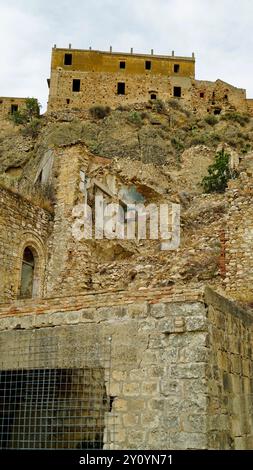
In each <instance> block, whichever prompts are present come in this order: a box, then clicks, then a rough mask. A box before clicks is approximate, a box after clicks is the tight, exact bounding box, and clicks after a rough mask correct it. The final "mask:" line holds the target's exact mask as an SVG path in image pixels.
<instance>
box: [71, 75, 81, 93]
mask: <svg viewBox="0 0 253 470" xmlns="http://www.w3.org/2000/svg"><path fill="white" fill-rule="evenodd" d="M80 88H81V80H79V79H77V78H74V80H73V86H72V90H73V91H80Z"/></svg>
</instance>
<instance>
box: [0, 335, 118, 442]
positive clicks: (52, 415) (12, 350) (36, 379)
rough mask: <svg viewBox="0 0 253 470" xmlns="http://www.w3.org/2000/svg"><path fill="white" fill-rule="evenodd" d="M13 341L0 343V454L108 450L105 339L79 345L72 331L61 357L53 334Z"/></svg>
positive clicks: (108, 365) (110, 437)
mask: <svg viewBox="0 0 253 470" xmlns="http://www.w3.org/2000/svg"><path fill="white" fill-rule="evenodd" d="M13 339H14V341H13V342H12V343H11V344H10V342H8V345H10V346H9V347H8V349H6V342H5V341H3V342H2V343H1V342H0V449H103V448H104V446H105V445H107V446H108V445H109V446H110V448H112V447H111V445H112V441H113V436H114V434H115V432H114V429H113V423H112V419H111V418H112V416H111V414H110V390H109V389H110V374H111V338H107V339H105V340H103V341H101V340H98V339H97V340H95V341H94V342H93V343H92V344H87V345H86V346H84V345H83V343H82V344H81V345H80V344H79V342H78V341H77V340H76V338H75V334H74V332H72V336H71V337H68V344H71V347H70V348H69V350H68V348H67V347H66V350H67V352H66V354H64V341H63V340H62V338H61V337H60V336H58V334H57V331H54V329H52V331H51V332H49V331H47V332H46V334H44V335H43V334H42V335H41V333H40V332H39V331H38V330H37V331H36V330H35V331H31V330H30V331H29V332H25V333H24V332H22V331H21V332H15V335H14V336H13ZM70 350H71V359H70V357H69V361H68V357H67V356H68V355H69V354H70ZM67 362H69V365H70V366H69V367H67V366H66V364H67ZM11 364H13V368H11V367H10V365H11ZM109 429H110V431H108V430H109Z"/></svg>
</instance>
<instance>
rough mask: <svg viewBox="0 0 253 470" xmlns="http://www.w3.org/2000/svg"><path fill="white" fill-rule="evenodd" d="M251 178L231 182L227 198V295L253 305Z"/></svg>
mask: <svg viewBox="0 0 253 470" xmlns="http://www.w3.org/2000/svg"><path fill="white" fill-rule="evenodd" d="M252 194H253V191H252V183H251V177H249V178H248V177H247V175H246V174H245V173H242V174H241V177H240V179H238V180H235V181H231V183H230V189H229V190H228V191H227V197H228V200H229V202H230V209H229V212H228V216H227V221H226V231H225V236H226V243H225V266H226V278H225V279H224V285H225V288H226V291H227V292H228V293H229V294H231V295H232V296H233V297H234V298H237V299H238V300H242V301H245V302H247V303H251V302H252V301H253V293H252V282H253V270H252V266H253V209H252Z"/></svg>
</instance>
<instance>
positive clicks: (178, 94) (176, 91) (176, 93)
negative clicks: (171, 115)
mask: <svg viewBox="0 0 253 470" xmlns="http://www.w3.org/2000/svg"><path fill="white" fill-rule="evenodd" d="M173 96H175V97H176V98H181V96H182V89H181V86H174V90H173Z"/></svg>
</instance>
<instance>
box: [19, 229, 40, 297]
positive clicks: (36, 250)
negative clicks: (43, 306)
mask: <svg viewBox="0 0 253 470" xmlns="http://www.w3.org/2000/svg"><path fill="white" fill-rule="evenodd" d="M22 240H23V242H22V244H21V246H20V249H19V255H18V263H19V269H18V276H19V279H18V292H17V296H18V297H19V298H34V297H42V296H43V291H44V277H45V264H46V253H45V248H44V245H43V243H42V241H41V240H40V239H39V237H37V236H34V235H32V234H30V233H24V234H23V236H22Z"/></svg>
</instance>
